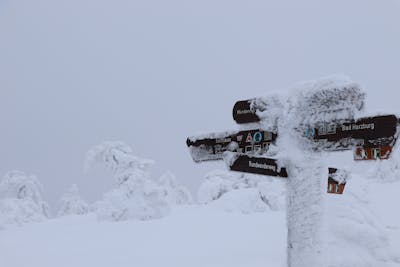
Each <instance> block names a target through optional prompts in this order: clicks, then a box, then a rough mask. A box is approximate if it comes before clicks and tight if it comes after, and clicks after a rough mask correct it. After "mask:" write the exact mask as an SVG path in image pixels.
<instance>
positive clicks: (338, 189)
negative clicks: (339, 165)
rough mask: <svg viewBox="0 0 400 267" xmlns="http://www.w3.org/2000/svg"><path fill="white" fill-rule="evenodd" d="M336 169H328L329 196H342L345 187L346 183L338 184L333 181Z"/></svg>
mask: <svg viewBox="0 0 400 267" xmlns="http://www.w3.org/2000/svg"><path fill="white" fill-rule="evenodd" d="M337 171H338V169H336V168H329V174H328V188H327V192H328V193H329V194H339V195H341V194H343V191H344V188H345V186H346V182H343V183H339V182H338V181H336V180H335V179H334V177H333V176H334V175H335V174H336V173H337Z"/></svg>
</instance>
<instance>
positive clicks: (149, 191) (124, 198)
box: [85, 141, 169, 221]
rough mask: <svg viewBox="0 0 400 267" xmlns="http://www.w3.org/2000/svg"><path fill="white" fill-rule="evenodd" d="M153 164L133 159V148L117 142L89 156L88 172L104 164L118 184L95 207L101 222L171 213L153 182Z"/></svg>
mask: <svg viewBox="0 0 400 267" xmlns="http://www.w3.org/2000/svg"><path fill="white" fill-rule="evenodd" d="M152 163H153V161H151V160H146V159H142V158H139V157H136V156H134V155H133V150H132V148H131V147H129V146H128V145H126V144H124V143H122V142H118V141H117V142H104V143H102V144H100V145H97V146H95V147H93V148H92V149H91V150H90V151H89V152H88V153H87V156H86V162H85V168H86V170H88V169H90V168H92V167H93V166H94V165H95V164H102V165H104V166H105V167H106V168H107V169H109V170H111V171H112V173H113V175H114V179H115V182H116V187H115V188H114V189H112V190H111V191H110V192H108V193H106V194H105V195H104V199H103V200H102V201H99V202H98V203H96V204H95V209H96V212H97V214H98V217H99V218H100V219H105V220H113V221H121V220H127V219H139V220H148V219H153V218H159V217H162V216H164V215H165V214H167V213H168V211H169V206H168V203H167V202H166V200H165V199H164V198H163V196H164V192H163V190H162V188H161V187H159V186H158V185H157V184H156V183H155V182H153V181H152V180H151V179H150V175H149V167H150V166H151V165H152Z"/></svg>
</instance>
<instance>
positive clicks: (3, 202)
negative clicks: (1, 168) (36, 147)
mask: <svg viewBox="0 0 400 267" xmlns="http://www.w3.org/2000/svg"><path fill="white" fill-rule="evenodd" d="M42 191H43V188H42V185H41V184H40V182H39V180H38V179H37V178H36V176H34V175H27V174H25V173H24V172H20V171H11V172H9V173H7V174H6V175H5V176H4V177H3V179H2V180H1V182H0V225H1V224H22V223H28V222H38V221H43V220H45V219H47V218H48V217H49V208H48V205H47V203H46V202H45V201H44V200H43V198H42Z"/></svg>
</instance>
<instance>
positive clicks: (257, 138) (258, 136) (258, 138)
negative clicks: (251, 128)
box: [253, 132, 263, 143]
mask: <svg viewBox="0 0 400 267" xmlns="http://www.w3.org/2000/svg"><path fill="white" fill-rule="evenodd" d="M262 139H263V135H262V133H261V132H256V133H255V134H254V136H253V140H254V143H260V142H261V141H262Z"/></svg>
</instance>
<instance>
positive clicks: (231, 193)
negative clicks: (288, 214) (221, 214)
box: [198, 170, 286, 213]
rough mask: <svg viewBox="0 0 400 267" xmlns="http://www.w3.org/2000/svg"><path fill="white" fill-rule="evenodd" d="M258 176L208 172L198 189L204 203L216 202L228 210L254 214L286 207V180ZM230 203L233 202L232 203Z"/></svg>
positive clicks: (199, 197)
mask: <svg viewBox="0 0 400 267" xmlns="http://www.w3.org/2000/svg"><path fill="white" fill-rule="evenodd" d="M274 179H276V178H270V177H266V176H259V175H250V174H248V175H244V174H239V173H234V172H229V171H224V170H215V171H212V172H210V173H207V174H206V176H205V181H204V182H203V184H202V185H201V186H200V188H199V191H198V201H199V203H201V204H209V203H211V202H218V204H215V205H216V206H218V207H221V208H222V209H223V210H226V211H240V212H242V213H252V212H260V211H265V210H266V209H268V207H269V208H270V209H271V210H282V209H284V208H285V203H286V202H285V201H286V199H285V197H286V195H285V183H284V182H282V181H277V180H274ZM228 202H231V203H230V204H229V203H228Z"/></svg>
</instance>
